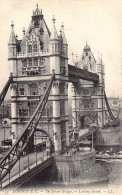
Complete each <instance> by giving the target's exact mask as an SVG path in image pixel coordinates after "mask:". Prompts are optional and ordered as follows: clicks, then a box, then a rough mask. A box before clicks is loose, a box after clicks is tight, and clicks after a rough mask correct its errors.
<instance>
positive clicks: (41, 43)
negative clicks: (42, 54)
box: [40, 41, 44, 51]
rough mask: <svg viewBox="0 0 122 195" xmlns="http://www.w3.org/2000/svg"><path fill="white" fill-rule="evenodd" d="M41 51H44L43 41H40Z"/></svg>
mask: <svg viewBox="0 0 122 195" xmlns="http://www.w3.org/2000/svg"><path fill="white" fill-rule="evenodd" d="M40 50H42V51H43V50H44V43H43V42H42V41H40Z"/></svg>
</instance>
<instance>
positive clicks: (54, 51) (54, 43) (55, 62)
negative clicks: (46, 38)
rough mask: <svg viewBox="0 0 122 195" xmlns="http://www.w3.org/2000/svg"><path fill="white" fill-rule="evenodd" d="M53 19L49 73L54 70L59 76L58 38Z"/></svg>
mask: <svg viewBox="0 0 122 195" xmlns="http://www.w3.org/2000/svg"><path fill="white" fill-rule="evenodd" d="M55 20H56V19H55V18H54V17H53V19H52V21H53V27H52V31H51V36H50V45H49V49H50V73H52V70H55V73H56V74H60V56H59V37H58V33H57V30H56V26H55Z"/></svg>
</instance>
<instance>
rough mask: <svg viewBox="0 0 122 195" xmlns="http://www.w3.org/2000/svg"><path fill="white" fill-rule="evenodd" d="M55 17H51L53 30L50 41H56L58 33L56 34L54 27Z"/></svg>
mask: <svg viewBox="0 0 122 195" xmlns="http://www.w3.org/2000/svg"><path fill="white" fill-rule="evenodd" d="M55 20H56V19H55V17H54V16H53V19H52V21H53V28H52V32H51V37H50V39H58V33H57V30H56V27H55Z"/></svg>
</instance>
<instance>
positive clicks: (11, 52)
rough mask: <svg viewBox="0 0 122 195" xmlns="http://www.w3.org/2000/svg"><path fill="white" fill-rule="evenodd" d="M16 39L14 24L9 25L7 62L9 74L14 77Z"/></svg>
mask: <svg viewBox="0 0 122 195" xmlns="http://www.w3.org/2000/svg"><path fill="white" fill-rule="evenodd" d="M16 57H17V39H16V36H15V33H14V24H13V22H12V24H11V34H10V38H9V43H8V60H9V61H10V62H9V68H10V72H12V73H13V75H14V76H16V74H17V73H16Z"/></svg>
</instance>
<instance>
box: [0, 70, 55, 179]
mask: <svg viewBox="0 0 122 195" xmlns="http://www.w3.org/2000/svg"><path fill="white" fill-rule="evenodd" d="M54 78H55V74H54V73H53V74H52V77H51V79H50V82H49V84H48V86H47V89H46V91H45V94H44V96H43V98H42V100H40V102H39V104H38V106H37V108H36V110H35V112H34V114H33V115H32V117H31V118H30V120H29V122H28V124H27V125H26V127H25V128H24V130H23V131H22V133H21V134H20V136H19V137H18V139H17V140H16V142H15V143H14V144H13V146H12V147H11V148H10V150H9V151H8V152H7V154H6V155H5V156H4V157H3V158H2V159H1V161H0V170H1V175H0V181H2V179H3V178H4V177H5V176H6V175H7V174H8V173H9V172H10V170H11V169H12V168H13V166H14V165H15V164H16V162H17V161H18V160H19V158H20V156H21V155H22V153H23V151H24V150H25V148H26V147H27V146H28V143H29V140H30V138H31V137H32V135H33V134H34V132H35V130H36V127H37V125H38V123H39V120H40V118H41V116H42V112H43V110H44V108H45V105H46V102H47V100H48V97H49V94H50V90H51V87H52V83H53V80H54ZM25 137H26V140H25ZM6 166H9V167H8V168H7V169H6V168H5V167H6ZM4 170H5V171H4Z"/></svg>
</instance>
